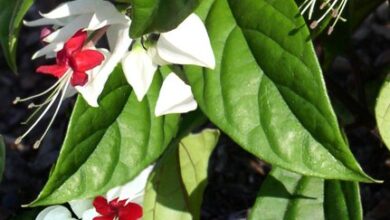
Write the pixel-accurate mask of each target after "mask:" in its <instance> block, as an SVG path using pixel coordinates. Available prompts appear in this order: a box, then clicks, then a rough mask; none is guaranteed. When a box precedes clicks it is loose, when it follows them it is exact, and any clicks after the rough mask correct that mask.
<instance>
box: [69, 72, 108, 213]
mask: <svg viewBox="0 0 390 220" xmlns="http://www.w3.org/2000/svg"><path fill="white" fill-rule="evenodd" d="M87 82H88V75H87V74H86V73H85V72H73V74H72V78H71V79H70V84H72V86H83V85H85V83H87ZM107 207H109V205H107Z"/></svg>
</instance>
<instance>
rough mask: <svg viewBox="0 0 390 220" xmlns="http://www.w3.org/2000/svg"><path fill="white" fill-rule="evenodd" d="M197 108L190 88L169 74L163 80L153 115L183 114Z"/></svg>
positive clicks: (174, 75)
mask: <svg viewBox="0 0 390 220" xmlns="http://www.w3.org/2000/svg"><path fill="white" fill-rule="evenodd" d="M196 108H197V103H196V101H195V99H194V96H193V95H192V92H191V87H190V86H189V85H187V84H185V83H184V82H183V81H182V80H181V79H180V78H179V77H178V76H176V74H174V73H170V74H169V75H168V76H167V78H166V79H165V80H164V82H163V84H162V86H161V89H160V94H159V96H158V99H157V104H156V109H155V115H156V116H161V115H166V114H172V113H185V112H189V111H193V110H195V109H196Z"/></svg>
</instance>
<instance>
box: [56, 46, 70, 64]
mask: <svg viewBox="0 0 390 220" xmlns="http://www.w3.org/2000/svg"><path fill="white" fill-rule="evenodd" d="M56 61H57V64H58V65H68V57H67V56H66V51H65V49H62V50H60V51H58V52H57V58H56Z"/></svg>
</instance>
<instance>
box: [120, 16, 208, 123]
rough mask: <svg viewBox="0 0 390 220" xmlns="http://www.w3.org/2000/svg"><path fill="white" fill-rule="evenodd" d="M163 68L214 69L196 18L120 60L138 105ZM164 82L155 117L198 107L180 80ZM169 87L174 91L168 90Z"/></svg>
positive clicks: (206, 37)
mask: <svg viewBox="0 0 390 220" xmlns="http://www.w3.org/2000/svg"><path fill="white" fill-rule="evenodd" d="M166 64H182V65H197V66H202V67H207V68H210V69H214V68H215V58H214V53H213V50H212V47H211V44H210V39H209V37H208V34H207V30H206V28H205V26H204V24H203V22H202V20H201V19H200V18H199V17H198V16H197V15H196V14H191V15H190V16H188V17H187V18H186V19H185V20H184V21H183V22H182V23H181V24H179V26H178V27H177V28H175V29H173V30H171V31H169V32H165V33H161V34H160V36H159V38H158V40H157V43H156V44H155V45H152V46H150V47H149V48H148V49H147V50H145V49H144V48H143V47H142V46H139V45H136V46H135V47H134V49H133V50H132V51H130V52H128V53H127V54H126V55H125V56H124V58H123V59H122V66H123V69H124V73H125V75H126V79H127V81H128V82H129V84H130V85H131V86H132V87H133V89H134V92H135V94H136V96H137V99H138V100H139V101H141V100H142V99H143V98H144V96H145V94H146V93H147V91H148V90H149V87H150V85H151V83H152V80H153V75H154V73H155V71H156V69H157V65H166ZM166 80H169V81H168V82H165V81H164V83H163V86H162V88H161V91H160V95H159V98H158V101H157V106H156V110H155V114H156V116H160V115H164V114H171V113H184V112H188V111H192V110H194V109H196V107H197V105H196V102H195V100H194V98H193V95H192V93H191V89H190V87H189V86H187V85H185V83H184V82H182V81H181V80H180V78H179V77H175V78H174V77H173V76H171V77H169V78H167V79H166ZM180 81H181V82H180ZM171 86H175V88H170V87H171ZM176 86H178V87H176ZM181 89H183V90H181ZM181 93H182V94H181ZM172 94H176V95H172Z"/></svg>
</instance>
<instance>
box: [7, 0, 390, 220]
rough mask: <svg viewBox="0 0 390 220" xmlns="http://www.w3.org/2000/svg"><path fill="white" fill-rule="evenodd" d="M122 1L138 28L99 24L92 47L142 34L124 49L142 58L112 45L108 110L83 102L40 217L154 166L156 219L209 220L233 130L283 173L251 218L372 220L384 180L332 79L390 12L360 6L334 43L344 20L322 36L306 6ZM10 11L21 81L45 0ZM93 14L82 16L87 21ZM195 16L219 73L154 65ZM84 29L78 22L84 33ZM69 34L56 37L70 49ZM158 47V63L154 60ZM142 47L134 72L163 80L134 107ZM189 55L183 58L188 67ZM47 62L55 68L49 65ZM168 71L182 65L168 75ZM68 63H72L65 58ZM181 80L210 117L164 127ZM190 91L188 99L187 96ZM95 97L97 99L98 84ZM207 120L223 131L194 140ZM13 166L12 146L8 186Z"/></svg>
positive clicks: (362, 1)
mask: <svg viewBox="0 0 390 220" xmlns="http://www.w3.org/2000/svg"><path fill="white" fill-rule="evenodd" d="M312 1H314V0H312ZM113 2H114V3H115V5H116V7H117V9H118V10H120V11H121V12H123V13H126V14H128V15H129V17H130V19H131V25H130V22H129V24H128V25H129V26H130V28H129V27H128V26H127V27H126V25H127V24H126V25H124V24H123V22H122V23H121V22H118V20H120V19H118V20H115V18H112V19H113V20H110V19H111V18H107V19H106V21H104V22H106V23H104V22H102V23H99V25H102V24H104V25H102V26H101V27H100V26H99V25H95V26H93V28H96V27H99V28H97V29H93V28H92V29H91V27H89V26H88V27H89V28H90V29H91V30H93V31H96V33H94V34H96V35H93V36H92V37H91V39H92V42H93V40H95V39H94V38H95V37H96V36H99V34H100V33H99V31H102V30H103V32H105V31H107V29H104V28H105V26H107V27H108V28H110V25H111V26H112V27H115V28H118V27H120V28H122V29H120V28H119V29H120V30H122V31H123V30H125V31H126V33H125V34H126V37H127V33H128V31H130V32H129V33H128V34H129V36H130V37H131V38H132V39H133V44H132V46H130V47H127V46H129V45H130V40H128V38H126V37H124V38H118V39H122V40H123V39H125V40H127V41H126V42H127V43H128V44H127V45H126V47H125V48H124V49H129V50H130V52H129V51H122V54H121V56H122V57H119V58H118V57H116V56H115V55H117V54H119V53H117V50H119V51H121V49H122V50H123V48H121V47H120V46H121V45H119V47H114V49H113V48H111V47H112V44H114V45H115V43H118V42H121V41H119V40H118V39H114V38H113V37H112V35H111V34H112V32H111V31H113V30H116V29H115V28H112V29H108V31H107V39H108V43H109V45H110V49H111V50H110V53H111V54H110V55H109V56H106V57H105V58H107V60H110V61H109V62H111V61H112V62H113V63H114V61H115V62H116V63H114V64H113V63H110V65H112V66H115V65H117V66H116V68H115V69H114V70H113V71H112V73H111V75H110V76H109V78H108V82H107V83H106V84H105V85H104V90H103V92H102V93H101V95H100V96H99V100H98V103H99V106H98V107H91V106H90V105H89V104H88V103H87V102H86V101H85V100H84V98H83V97H85V96H83V97H82V96H80V97H78V99H77V102H76V104H75V106H74V109H73V113H72V116H71V118H70V122H69V126H68V130H67V133H66V137H65V140H64V142H63V145H62V148H61V152H60V155H59V158H58V161H57V163H56V165H55V166H54V167H53V170H52V172H51V174H50V176H49V180H48V182H47V183H46V185H45V187H44V188H43V190H42V191H41V193H40V194H39V196H38V198H37V199H36V200H35V201H33V202H32V203H31V204H29V206H32V207H34V206H46V205H53V204H61V203H66V202H69V201H71V200H76V199H85V198H93V197H95V196H97V195H102V194H105V193H106V192H107V191H108V190H110V189H112V188H114V187H116V186H119V185H123V184H125V183H127V182H129V181H131V180H132V179H134V178H135V177H136V176H137V175H138V174H139V173H141V171H142V170H144V169H145V168H146V167H148V166H149V165H151V164H154V163H155V164H156V166H155V168H154V170H153V172H152V174H151V175H150V176H149V180H148V183H147V185H146V190H145V192H146V194H145V198H144V203H143V207H144V219H173V220H174V219H200V210H201V206H202V202H203V192H204V190H205V187H206V184H207V171H208V164H209V158H210V156H211V154H212V152H213V150H214V148H215V147H216V145H217V143H218V139H219V135H220V131H221V132H223V133H225V134H226V135H228V136H229V137H230V138H231V139H232V140H234V141H235V142H236V143H237V144H238V145H240V146H241V147H242V148H243V149H244V150H246V151H248V152H250V153H251V154H253V155H255V156H256V157H258V158H259V159H262V160H264V161H266V162H267V163H269V164H270V165H271V166H272V167H273V169H272V171H271V173H270V174H269V175H268V177H267V179H266V180H265V181H264V183H263V184H262V186H261V189H260V191H259V194H258V196H257V201H256V203H255V205H254V206H253V209H252V210H251V212H250V217H249V219H259V218H261V219H357V220H359V219H362V218H363V217H362V216H363V214H362V207H361V204H360V195H359V186H358V182H366V183H373V182H379V181H376V180H374V179H373V178H371V177H370V176H368V175H367V174H366V173H365V172H364V171H363V170H362V168H361V167H360V165H359V164H358V162H357V160H356V159H355V157H354V155H353V154H352V152H351V150H350V149H349V144H348V140H347V138H346V137H345V135H344V133H343V130H342V129H343V128H342V127H340V125H339V122H338V119H337V115H336V113H335V112H334V110H333V107H332V104H331V102H330V98H329V95H328V92H327V88H326V85H325V80H324V76H323V71H324V70H326V69H327V68H328V67H329V65H330V63H331V62H332V61H333V60H334V58H335V56H336V55H337V54H339V53H347V52H348V49H349V47H350V46H351V45H350V39H347V38H346V36H345V35H343V31H348V32H352V31H354V30H355V29H356V28H357V27H358V25H359V24H360V23H361V22H362V21H363V20H364V18H366V17H367V15H368V14H369V13H370V12H371V11H372V10H373V9H374V8H375V7H377V6H378V5H379V4H381V3H382V2H383V1H382V0H375V1H367V0H351V1H350V3H349V4H350V5H349V9H348V10H347V13H346V14H343V17H344V16H345V17H346V22H345V23H344V24H341V25H340V27H342V28H340V29H336V30H335V33H334V35H333V36H326V37H325V34H324V33H322V31H323V30H324V29H325V27H327V26H328V25H329V22H330V20H331V19H332V17H329V18H328V20H325V22H324V23H323V24H321V26H320V27H319V29H317V30H314V31H312V32H310V30H309V27H308V25H307V22H308V21H305V19H304V18H303V17H302V16H300V9H299V4H300V3H302V1H297V2H298V5H297V3H296V2H295V1H294V0H283V1H281V0H280V1H275V0H202V1H201V0H167V1H162V0H158V1H153V0H117V1H113ZM0 4H1V5H2V6H4V7H2V8H1V9H0V24H1V27H0V42H1V45H2V48H3V51H4V55H5V58H6V60H7V62H8V64H9V66H10V67H11V69H12V70H14V71H15V72H16V70H17V65H16V48H17V41H18V37H19V36H18V35H19V30H20V28H21V23H22V19H23V16H24V15H25V14H26V12H27V10H28V9H29V8H30V6H31V5H32V4H33V1H31V0H17V1H6V0H0ZM77 10H78V9H77ZM83 10H84V9H83ZM83 10H80V12H76V15H77V16H78V15H79V14H82V13H83ZM88 10H89V9H85V11H88ZM96 10H98V9H96ZM88 13H89V14H85V15H80V17H78V18H77V19H80V20H81V21H83V20H82V19H81V18H83V16H87V15H88V16H91V15H92V18H95V17H96V18H98V19H96V20H99V19H101V20H104V19H102V18H101V17H104V16H103V15H105V13H104V12H102V11H99V13H100V14H98V13H97V12H96V14H94V13H95V12H90V11H88ZM192 13H195V14H197V15H198V16H199V17H200V18H201V19H202V21H203V23H204V25H205V28H206V29H207V34H208V37H209V41H210V43H211V47H212V51H213V53H214V56H215V63H216V66H215V68H214V69H212V68H205V67H204V65H200V64H199V65H198V63H190V62H187V60H186V59H187V58H188V57H185V56H184V55H183V56H178V57H179V59H178V60H184V61H183V62H182V63H180V64H183V65H177V63H176V62H166V60H163V61H165V62H156V63H152V61H150V60H148V59H152V58H153V59H154V58H155V57H153V56H157V55H160V56H161V53H160V54H159V51H158V49H161V48H159V46H160V44H159V40H161V39H165V40H166V42H168V43H166V42H165V43H166V44H167V45H168V46H167V47H168V48H173V49H176V50H174V52H177V51H179V52H183V51H181V49H182V48H179V46H183V45H180V44H181V43H182V40H183V39H180V38H173V39H175V40H176V41H177V42H178V43H177V44H178V45H179V46H177V47H176V45H170V43H171V42H170V41H169V40H167V39H168V37H167V35H168V34H167V35H165V36H164V34H166V33H167V32H168V33H169V32H170V31H174V30H176V29H179V28H180V25H181V24H183V21H186V18H187V17H188V16H189V15H191V14H192ZM76 15H72V16H73V17H70V18H72V19H73V18H74V17H76ZM121 15H122V16H123V14H121ZM45 16H47V17H45V19H48V20H50V19H52V20H50V21H51V22H53V23H54V24H56V22H57V23H58V24H62V23H61V22H66V21H67V20H66V19H63V17H59V18H51V17H50V16H54V17H55V16H57V15H47V14H46V15H45ZM333 17H335V16H334V15H333ZM88 18H89V17H88ZM77 19H76V21H72V22H73V23H71V24H72V25H78V22H77V21H78V20H77ZM126 19H127V18H126ZM126 19H124V20H125V21H126V22H127V21H128V20H126ZM343 19H344V18H343ZM68 20H69V19H68ZM87 21H88V22H86V23H87V24H86V25H91V23H92V24H93V22H97V21H95V20H93V19H91V20H88V19H87ZM92 21H93V22H92ZM99 22H101V21H100V20H99ZM110 22H112V23H110ZM115 22H117V23H115ZM126 22H125V23H126ZM80 23H82V22H80ZM107 23H109V25H107ZM56 25H57V24H56ZM72 25H68V26H67V25H62V26H63V27H62V29H61V28H58V32H60V31H63V32H65V31H67V30H68V29H70V28H69V27H72ZM59 26H61V25H59ZM123 26H124V27H123ZM82 27H84V26H82ZM102 27H103V28H102ZM88 30H89V29H88ZM91 30H89V31H91ZM197 30H200V29H197ZM118 33H119V32H118ZM103 34H104V33H103ZM159 34H160V35H159ZM65 35H66V33H65V34H64V35H61V34H58V36H60V37H62V36H65ZM158 35H159V36H158ZM75 36H76V35H74V36H73V37H75ZM163 36H164V37H163ZM60 37H58V38H60ZM69 37H70V36H69ZM69 37H68V38H69ZM73 37H72V38H71V39H73ZM76 37H77V36H76ZM188 38H191V37H188ZM312 38H316V39H319V40H321V41H323V44H322V45H324V48H323V51H324V54H325V58H324V61H323V62H321V63H320V62H319V60H318V57H317V54H316V51H315V50H314V46H313V41H312ZM113 39H114V40H113ZM67 40H68V39H67ZM84 40H85V39H84ZM185 40H186V39H185ZM64 42H66V44H68V43H69V41H64ZM64 42H62V43H64ZM122 42H125V41H122ZM183 42H184V41H183ZM55 43H58V42H54V43H53V42H51V44H49V46H47V47H46V48H50V47H51V46H53V45H54V44H55ZM59 45H61V44H59ZM155 45H157V46H156V47H155V50H156V51H157V52H156V51H152V50H151V48H153V46H155ZM206 45H207V44H206ZM55 46H58V45H55ZM83 46H85V45H84V44H81V46H80V48H79V49H80V51H81V49H82V48H83V49H85V48H84V47H83ZM184 47H185V45H184ZM118 48H119V49H118ZM133 48H136V49H137V50H138V52H139V51H141V52H139V53H142V57H141V55H140V57H141V58H139V60H138V61H139V62H138V63H140V67H138V66H136V67H135V68H134V69H136V68H139V69H140V70H142V71H145V72H146V70H145V69H147V68H144V67H143V66H142V65H144V64H145V63H148V62H149V61H150V63H152V64H150V65H151V66H152V67H153V68H151V69H153V71H154V70H155V69H157V71H155V73H154V76H153V75H151V74H153V73H149V75H148V76H145V78H142V79H141V81H142V80H144V81H147V79H146V78H147V77H149V76H151V78H153V81H152V84H151V86H150V88H149V90H147V91H148V92H147V95H146V96H145V98H143V100H141V99H142V98H141V99H140V98H139V97H137V96H136V94H135V93H136V92H135V91H137V90H136V89H135V91H134V90H133V89H132V87H131V86H129V83H130V82H129V83H128V81H131V79H130V80H129V78H131V77H133V75H131V74H132V73H126V69H128V68H126V66H125V65H126V64H124V63H123V62H122V64H119V62H120V60H121V59H122V60H125V59H124V58H123V56H124V55H123V54H129V53H131V52H133ZM156 48H157V49H156ZM178 48H179V49H178ZM92 49H93V48H92ZM165 49H166V48H165ZM197 49H198V48H192V50H197ZM199 50H200V51H201V50H202V48H200V49H199ZM80 51H79V52H80ZM100 51H103V50H100ZM134 51H135V50H134ZM53 52H58V51H54V50H53ZM65 52H66V51H65ZM153 52H154V54H153ZM160 52H161V51H160ZM191 52H193V51H190V52H188V51H184V52H183V53H184V54H185V55H188V54H190V53H191ZM195 52H196V51H195ZM59 53H60V52H58V54H59ZM99 53H100V52H99ZM101 53H103V52H101ZM172 53H173V52H172ZM186 53H188V54H186ZM151 54H152V55H151ZM156 54H157V55H156ZM173 54H174V53H173ZM200 54H201V53H200ZM44 55H46V56H47V57H50V54H44ZM131 55H132V56H133V55H134V54H131ZM168 55H171V54H170V53H168ZM174 55H175V54H174ZM201 55H202V54H201ZM118 56H119V55H118ZM134 56H135V55H134ZM149 56H150V57H152V58H150V57H149ZM101 57H103V55H102V56H101ZM183 57H184V58H183ZM160 58H161V57H160ZM192 58H194V57H192ZM72 59H73V57H72ZM102 59H103V58H102ZM161 59H163V58H161ZM194 59H195V60H196V59H197V57H195V58H194ZM67 62H73V60H71V61H68V60H67V61H66V62H65V63H66V64H64V65H65V66H66V65H68V63H67ZM109 62H107V63H109ZM153 62H154V61H153ZM167 63H168V64H170V65H169V66H165V67H161V66H162V65H166V64H167ZM199 63H202V62H200V61H199ZM210 63H213V62H210ZM57 64H62V63H61V60H60V58H59V57H58V56H57ZM141 64H142V65H141ZM157 64H158V65H157ZM321 64H322V65H321ZM99 65H100V63H99ZM145 65H146V64H145ZM96 66H97V65H95V66H94V67H93V68H95V67H96ZM122 66H123V69H122ZM157 66H159V67H157ZM59 67H60V68H59V69H61V68H62V67H63V66H59ZM66 67H67V68H68V69H69V68H70V67H68V66H66ZM57 68H58V66H57ZM93 68H89V69H88V70H90V69H93ZM99 68H100V67H99ZM104 68H105V66H103V68H102V69H104ZM106 69H107V68H106ZM134 69H131V70H134ZM78 72H79V71H78ZM78 72H77V73H78ZM173 73H175V74H177V76H178V77H177V78H178V80H183V81H184V84H185V83H186V84H188V85H189V86H190V87H191V91H192V93H193V97H192V94H191V96H190V97H187V98H188V99H185V98H183V100H182V101H183V102H184V103H186V101H188V100H190V99H191V98H192V99H194V100H193V101H194V102H195V101H196V103H197V105H198V106H199V109H198V110H197V111H195V112H193V113H189V114H184V113H185V112H187V111H182V112H180V113H183V114H180V113H178V112H177V111H176V112H174V113H175V114H169V115H165V116H160V117H157V116H156V115H155V108H156V106H157V104H158V100H159V96H160V95H161V93H160V90H162V88H163V87H164V83H165V82H166V81H167V79H168V78H169V75H170V74H173ZM66 74H68V71H65V72H64V73H63V75H64V78H66V77H68V78H69V79H70V78H72V77H73V76H72V75H70V76H68V75H66ZM71 74H73V73H71ZM75 74H76V73H75ZM89 74H91V75H92V74H93V73H89ZM109 74H110V73H108V74H107V76H108V75H109ZM129 74H130V75H129ZM134 74H135V73H134ZM52 75H56V74H52ZM98 76H99V75H98ZM61 77H62V76H61ZM61 77H58V78H60V79H59V82H60V83H59V84H60V85H61V86H63V85H62V84H61V80H62V78H61ZM89 77H90V76H89ZM103 78H104V77H103ZM142 82H143V81H142ZM104 83H105V82H104ZM104 83H103V84H104ZM130 84H131V83H130ZM145 84H147V83H145ZM186 84H185V85H182V88H187V87H185V86H187V85H186ZM64 85H65V84H64ZM78 86H80V87H83V86H84V84H82V83H81V84H77V86H75V89H76V90H78V89H80V87H78ZM132 86H134V85H132ZM146 87H147V86H146ZM171 87H172V86H171ZM66 88H67V87H65V89H66ZM134 88H135V87H134ZM389 88H390V87H389V83H388V80H387V79H386V80H385V81H384V84H383V86H382V89H381V92H380V95H379V96H378V98H377V102H376V108H375V113H376V119H377V126H378V129H379V132H380V134H381V137H382V139H383V141H384V143H385V144H387V146H388V147H389V146H390V136H389V133H388V130H389V129H390V114H389V111H388V109H389V106H390V99H389V98H388V97H390V89H389ZM61 89H62V88H60V89H59V90H58V91H60V90H61ZM92 89H95V87H93V86H92ZM170 89H172V90H173V88H170ZM96 90H97V89H96ZM58 91H57V95H58ZM78 91H79V90H78ZM183 91H184V89H183ZM188 91H190V89H188ZM188 91H187V92H188ZM79 92H80V91H79ZM64 93H65V92H64ZM80 93H81V92H80ZM97 93H99V92H97ZM179 93H180V92H179ZM183 93H184V92H183ZM189 93H190V92H189ZM82 95H85V94H82ZM171 95H172V93H171ZM173 95H176V94H174V93H173ZM179 95H180V94H178V96H179ZM52 97H53V96H51V97H49V98H52ZM172 99H173V98H172ZM54 100H55V99H54ZM49 107H50V106H49ZM174 107H175V106H174ZM171 113H172V112H171ZM208 121H210V122H211V123H212V124H213V125H214V126H216V127H217V129H204V130H202V131H201V132H200V133H195V134H193V133H192V132H193V131H194V130H195V129H196V128H198V127H202V128H203V127H206V126H205V123H206V122H208ZM4 155H5V151H4V144H3V143H2V140H0V174H1V173H2V172H3V169H4ZM0 179H1V176H0Z"/></svg>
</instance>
